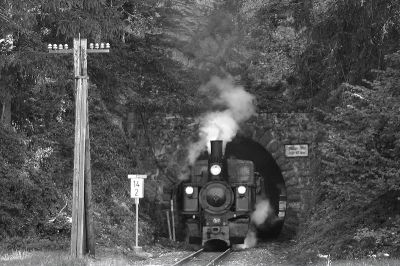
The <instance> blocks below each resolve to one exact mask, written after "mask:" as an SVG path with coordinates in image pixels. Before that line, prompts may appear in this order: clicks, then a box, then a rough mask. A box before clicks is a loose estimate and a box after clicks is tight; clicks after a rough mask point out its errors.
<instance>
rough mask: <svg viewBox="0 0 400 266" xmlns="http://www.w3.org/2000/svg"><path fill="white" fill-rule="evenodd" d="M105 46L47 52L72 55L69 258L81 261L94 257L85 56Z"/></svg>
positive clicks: (79, 42) (78, 43) (81, 44)
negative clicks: (72, 159) (72, 127)
mask: <svg viewBox="0 0 400 266" xmlns="http://www.w3.org/2000/svg"><path fill="white" fill-rule="evenodd" d="M109 48H110V45H109V44H108V43H107V44H106V45H105V44H104V43H101V44H100V45H99V44H98V43H96V44H95V45H94V44H93V43H91V44H90V46H89V49H88V48H87V40H86V39H81V38H80V35H79V38H74V45H73V48H72V49H68V45H67V44H65V45H64V46H63V45H62V44H59V45H57V44H53V45H51V44H49V45H48V49H49V53H53V54H73V55H74V76H75V92H76V93H75V95H76V96H75V145H74V177H73V192H72V195H73V200H72V229H71V256H72V257H78V258H81V257H83V255H85V254H89V255H92V256H94V255H95V241H94V230H93V218H92V208H91V194H92V185H91V170H90V140H89V122H88V121H89V111H88V102H87V97H88V79H89V77H88V75H87V53H108V52H109Z"/></svg>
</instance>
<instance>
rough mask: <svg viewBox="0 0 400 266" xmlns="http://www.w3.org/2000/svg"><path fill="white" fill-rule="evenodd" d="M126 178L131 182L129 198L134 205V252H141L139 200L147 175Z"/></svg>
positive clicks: (142, 194) (142, 195) (142, 193)
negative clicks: (132, 199) (139, 243)
mask: <svg viewBox="0 0 400 266" xmlns="http://www.w3.org/2000/svg"><path fill="white" fill-rule="evenodd" d="M128 178H129V179H130V180H131V198H134V199H135V205H136V236H135V237H136V243H135V252H136V253H137V252H140V251H142V248H141V247H139V245H138V236H139V199H140V198H143V197H144V180H145V179H146V178H147V175H128Z"/></svg>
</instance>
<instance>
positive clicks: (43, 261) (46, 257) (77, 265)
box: [0, 250, 88, 266]
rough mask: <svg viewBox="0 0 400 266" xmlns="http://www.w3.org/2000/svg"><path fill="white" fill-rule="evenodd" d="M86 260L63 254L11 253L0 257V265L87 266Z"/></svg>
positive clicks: (39, 252)
mask: <svg viewBox="0 0 400 266" xmlns="http://www.w3.org/2000/svg"><path fill="white" fill-rule="evenodd" d="M87 262H88V260H87V259H75V258H71V257H70V256H68V254H67V253H64V252H42V251H19V250H17V251H13V252H11V253H6V254H3V255H1V256H0V265H2V266H3V265H4V266H11V265H12V266H42V265H43V266H44V265H54V266H61V265H73V266H81V265H82V266H83V265H87V264H88V263H87Z"/></svg>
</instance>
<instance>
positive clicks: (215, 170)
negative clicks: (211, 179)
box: [210, 164, 222, 175]
mask: <svg viewBox="0 0 400 266" xmlns="http://www.w3.org/2000/svg"><path fill="white" fill-rule="evenodd" d="M221 170H222V169H221V166H219V165H218V164H214V165H211V167H210V172H211V174H212V175H219V174H220V173H221Z"/></svg>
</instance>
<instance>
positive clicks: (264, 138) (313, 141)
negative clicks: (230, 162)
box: [244, 113, 321, 233]
mask: <svg viewBox="0 0 400 266" xmlns="http://www.w3.org/2000/svg"><path fill="white" fill-rule="evenodd" d="M244 131H245V132H246V133H247V134H251V137H252V138H253V139H254V140H256V141H258V142H259V143H260V144H262V145H263V146H264V147H265V148H266V149H267V150H268V151H269V152H271V153H272V155H273V157H274V158H275V160H276V162H277V163H278V165H279V167H280V168H281V171H282V175H283V178H284V180H285V185H286V196H287V211H286V216H285V224H284V229H283V230H284V231H286V232H292V233H295V232H297V231H298V230H301V224H302V223H303V222H305V221H306V218H307V216H308V213H309V211H310V209H311V208H312V207H313V205H314V204H315V202H314V193H313V180H314V178H315V177H316V175H317V174H318V165H319V160H318V138H319V136H320V132H321V130H320V129H319V128H317V126H316V124H315V123H314V121H313V118H312V117H311V115H309V114H307V113H279V114H277V113H275V114H260V115H258V116H257V117H256V118H254V119H252V120H251V121H249V122H248V123H247V125H246V126H245V128H244ZM285 144H308V153H309V154H308V157H295V158H293V157H286V156H285Z"/></svg>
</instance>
